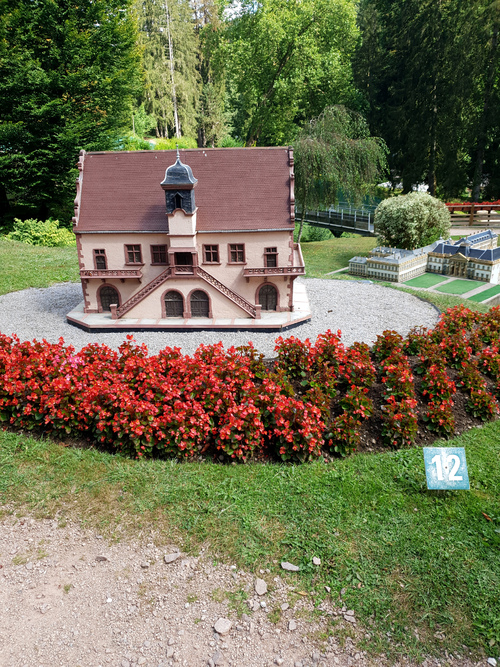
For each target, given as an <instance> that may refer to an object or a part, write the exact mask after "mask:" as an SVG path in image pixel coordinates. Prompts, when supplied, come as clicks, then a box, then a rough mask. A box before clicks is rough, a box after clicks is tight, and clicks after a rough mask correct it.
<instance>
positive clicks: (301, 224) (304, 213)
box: [297, 206, 306, 243]
mask: <svg viewBox="0 0 500 667" xmlns="http://www.w3.org/2000/svg"><path fill="white" fill-rule="evenodd" d="M305 217H306V207H305V206H303V207H302V214H301V216H300V225H299V233H298V235H297V243H300V239H301V238H302V230H303V229H304V219H305Z"/></svg>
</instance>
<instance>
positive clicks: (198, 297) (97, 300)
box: [68, 148, 310, 330]
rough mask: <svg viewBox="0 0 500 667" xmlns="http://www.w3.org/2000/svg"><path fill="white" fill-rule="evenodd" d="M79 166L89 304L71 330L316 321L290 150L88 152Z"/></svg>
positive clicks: (79, 225)
mask: <svg viewBox="0 0 500 667" xmlns="http://www.w3.org/2000/svg"><path fill="white" fill-rule="evenodd" d="M181 153H182V159H181ZM78 168H79V171H80V176H79V178H78V180H77V197H76V200H75V217H74V218H73V223H74V227H73V229H74V232H75V234H76V240H77V249H78V258H79V263H80V277H81V281H82V288H83V295H84V303H83V304H82V305H81V307H79V308H77V309H75V310H74V311H72V312H71V313H69V314H68V321H70V322H72V323H73V324H76V325H77V326H81V327H83V328H85V329H88V330H102V329H120V328H128V329H134V328H137V329H144V328H153V329H154V328H159V329H168V328H175V329H182V328H193V327H194V328H203V329H209V328H251V329H255V328H257V329H258V328H265V329H276V330H279V329H282V328H285V327H287V326H292V325H295V324H297V323H298V322H301V321H304V320H307V319H309V318H310V312H309V311H308V307H307V297H305V299H304V298H302V297H304V295H305V289H304V287H303V286H300V288H299V290H294V281H295V279H296V278H297V276H299V275H303V274H304V272H305V268H304V261H303V258H302V253H301V250H300V246H299V245H298V244H297V243H294V241H293V231H294V189H293V186H294V176H293V152H292V150H291V149H289V148H247V149H245V148H237V149H204V150H203V149H196V150H187V151H182V152H179V151H177V153H176V152H175V151H134V152H108V153H85V152H84V151H82V152H81V154H80V160H79V164H78ZM162 179H163V180H162ZM296 292H297V294H298V295H301V298H299V299H298V300H299V302H300V304H301V306H300V305H299V308H297V307H296V306H297V304H296V297H297V294H296ZM304 303H305V306H304Z"/></svg>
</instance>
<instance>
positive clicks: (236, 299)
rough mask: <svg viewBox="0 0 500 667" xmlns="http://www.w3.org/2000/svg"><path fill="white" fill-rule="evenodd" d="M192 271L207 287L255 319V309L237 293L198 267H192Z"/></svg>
mask: <svg viewBox="0 0 500 667" xmlns="http://www.w3.org/2000/svg"><path fill="white" fill-rule="evenodd" d="M194 271H195V273H196V275H197V276H199V277H200V278H201V279H202V280H204V281H205V282H207V283H208V284H209V285H212V287H215V289H216V290H218V291H219V292H220V293H221V294H223V295H224V296H226V297H227V298H228V299H230V300H231V301H232V302H233V303H235V304H236V305H237V306H239V307H240V308H242V309H243V310H244V311H245V312H246V313H248V314H249V315H251V316H252V317H253V318H254V319H255V318H256V317H257V307H256V306H254V305H253V304H251V303H250V301H247V300H246V299H244V298H243V297H242V296H240V295H239V294H237V292H234V291H233V290H232V289H230V288H229V287H226V285H224V284H223V283H221V282H220V280H217V278H214V276H212V275H211V274H210V273H207V272H206V271H204V270H203V269H202V268H200V267H199V266H196V267H194Z"/></svg>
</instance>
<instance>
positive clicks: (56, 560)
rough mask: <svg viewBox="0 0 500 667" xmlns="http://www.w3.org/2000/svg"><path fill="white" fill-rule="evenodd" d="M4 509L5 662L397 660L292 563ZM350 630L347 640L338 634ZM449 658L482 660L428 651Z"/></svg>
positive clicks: (198, 666) (155, 666)
mask: <svg viewBox="0 0 500 667" xmlns="http://www.w3.org/2000/svg"><path fill="white" fill-rule="evenodd" d="M3 509H4V510H6V511H7V514H4V516H3V519H1V520H0V609H1V616H0V618H1V621H0V665H1V666H2V667H53V666H54V665H58V666H59V665H61V666H63V665H64V666H66V667H79V666H81V667H98V666H101V667H104V666H107V665H111V666H113V667H135V666H136V665H145V666H146V667H148V666H150V667H167V666H175V667H177V666H189V667H207V666H208V667H214V666H215V665H225V666H227V667H268V666H271V665H283V667H330V666H332V667H351V666H354V665H359V666H368V665H376V666H378V667H382V666H384V667H385V666H386V665H388V664H389V663H388V661H387V659H386V657H385V656H377V657H375V658H372V657H370V656H368V655H367V654H366V653H365V652H364V651H362V650H360V649H358V648H357V643H358V642H359V639H360V638H362V637H363V635H364V634H365V633H366V630H365V629H363V628H361V627H360V626H359V624H358V623H357V621H356V617H355V614H354V612H353V611H352V610H350V609H347V608H346V607H343V606H342V600H341V599H339V598H337V599H333V598H330V597H329V596H327V598H326V599H325V600H323V601H322V603H321V605H320V607H319V608H320V610H321V612H322V613H321V615H318V614H317V613H315V614H313V613H312V611H313V608H314V600H313V599H312V598H311V597H310V596H307V595H305V594H301V589H300V588H296V587H294V586H293V583H296V582H294V581H290V576H294V575H290V573H288V572H286V571H284V570H283V571H282V574H281V575H280V576H274V575H272V574H270V573H269V571H268V570H260V571H259V572H258V573H257V574H251V573H249V572H245V571H241V570H239V569H238V568H236V566H234V565H230V564H228V565H221V564H219V565H214V564H213V562H212V561H211V560H210V558H209V557H208V554H205V552H204V551H201V553H200V554H198V555H196V556H193V555H188V554H183V553H181V552H179V550H178V549H177V545H174V544H172V545H167V546H161V547H160V546H159V545H158V544H157V543H156V541H155V537H154V535H151V534H148V535H145V534H141V535H138V537H137V538H136V541H133V542H129V541H127V540H124V541H122V542H118V543H116V542H115V543H108V542H107V541H106V540H105V539H103V537H102V536H100V535H98V534H96V533H95V532H91V531H85V530H83V529H82V528H81V527H80V526H79V525H77V524H75V523H71V522H68V523H66V522H65V521H64V522H63V521H58V519H57V518H54V519H42V520H35V519H34V518H32V517H29V516H25V517H23V518H16V516H15V515H14V514H13V513H10V514H9V510H10V509H11V508H3ZM318 567H321V564H318ZM287 579H288V581H287ZM245 598H246V599H245ZM235 601H239V605H235V604H234V602H235ZM238 606H239V609H238V608H237V607H238ZM238 611H239V614H238ZM332 626H333V634H331V635H330V636H328V635H329V632H328V630H329V629H331V628H332ZM217 630H218V632H217ZM346 633H347V634H348V635H350V636H347V637H346V639H345V643H344V645H343V646H341V645H340V643H339V639H338V638H336V635H337V637H339V636H342V635H343V636H344V637H345V635H346ZM399 664H400V665H409V664H410V663H409V662H406V661H403V662H402V663H399ZM441 665H443V666H444V665H447V666H450V667H474V666H476V665H477V666H479V665H481V666H482V665H486V660H483V661H481V662H479V663H478V662H474V661H472V660H470V659H469V658H467V657H465V656H450V655H446V657H443V659H441V660H437V659H435V658H432V659H431V658H429V659H427V660H426V661H425V662H424V663H423V667H434V666H436V667H437V666H441Z"/></svg>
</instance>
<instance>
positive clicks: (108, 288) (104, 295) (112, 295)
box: [99, 285, 120, 311]
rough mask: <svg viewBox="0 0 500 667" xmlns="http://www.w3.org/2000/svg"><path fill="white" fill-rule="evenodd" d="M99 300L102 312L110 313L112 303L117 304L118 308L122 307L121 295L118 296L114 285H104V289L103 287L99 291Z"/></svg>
mask: <svg viewBox="0 0 500 667" xmlns="http://www.w3.org/2000/svg"><path fill="white" fill-rule="evenodd" d="M99 300H100V302H101V310H102V311H110V310H111V308H110V306H111V304H112V303H116V305H117V306H119V305H120V295H119V294H118V290H117V289H115V288H114V287H113V286H112V285H104V287H101V289H100V291H99Z"/></svg>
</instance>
